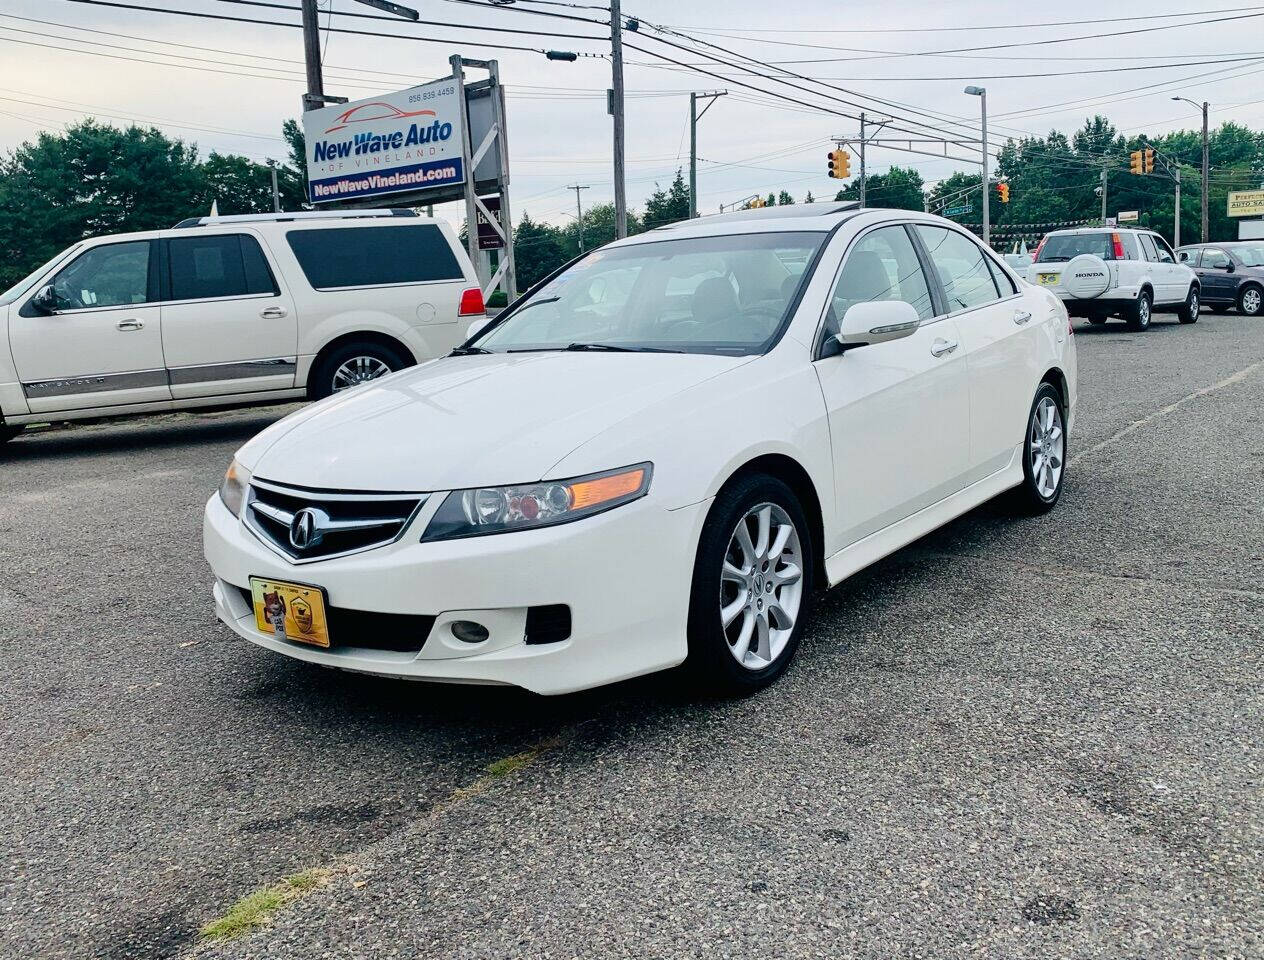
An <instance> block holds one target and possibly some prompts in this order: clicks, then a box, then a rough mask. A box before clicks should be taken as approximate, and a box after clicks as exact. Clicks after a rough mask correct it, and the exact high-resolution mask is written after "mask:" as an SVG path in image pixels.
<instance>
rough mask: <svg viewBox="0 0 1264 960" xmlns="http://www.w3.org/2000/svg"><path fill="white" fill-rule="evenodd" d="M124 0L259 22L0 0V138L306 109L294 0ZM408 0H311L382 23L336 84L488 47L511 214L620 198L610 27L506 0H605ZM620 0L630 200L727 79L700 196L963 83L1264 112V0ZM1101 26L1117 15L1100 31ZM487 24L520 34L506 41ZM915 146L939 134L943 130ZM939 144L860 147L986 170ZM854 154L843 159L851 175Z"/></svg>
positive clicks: (238, 148) (258, 118) (951, 92)
mask: <svg viewBox="0 0 1264 960" xmlns="http://www.w3.org/2000/svg"><path fill="white" fill-rule="evenodd" d="M119 2H120V3H124V4H132V5H139V6H149V7H166V8H169V9H180V10H189V11H204V12H214V13H217V14H222V15H225V16H230V17H240V18H244V19H246V20H250V21H255V22H248V23H234V22H224V21H216V20H199V19H193V18H186V17H181V16H173V15H168V14H162V13H158V12H148V11H133V10H123V9H117V8H114V7H108V6H100V5H91V4H86V3H77V2H72V0H0V152H5V151H8V150H11V149H12V148H14V147H16V146H17V145H19V144H20V143H22V142H23V141H25V140H29V139H31V138H32V137H34V136H35V135H36V134H37V133H38V131H40V130H53V131H58V130H60V129H61V128H62V127H63V126H64V125H65V124H67V123H73V122H75V121H78V120H81V119H83V118H84V117H87V116H95V117H97V118H98V119H99V120H102V121H108V122H113V123H116V124H125V123H127V122H129V121H135V122H138V123H143V124H144V125H147V126H157V127H159V128H161V129H163V130H164V131H165V132H166V133H168V134H169V135H171V136H176V137H180V138H182V139H185V140H188V141H192V142H196V143H197V144H198V145H199V148H200V150H201V152H202V153H203V154H207V153H209V152H211V151H212V150H215V151H219V152H222V153H239V154H243V155H245V156H248V157H252V158H254V159H258V160H263V159H266V158H268V157H278V158H280V157H283V156H284V155H285V146H284V144H283V142H282V141H281V140H280V126H281V123H282V121H283V120H285V119H286V118H289V117H295V116H297V115H298V114H299V112H300V100H299V98H300V96H301V94H302V92H303V90H304V87H305V83H304V80H303V72H302V71H303V65H302V41H301V34H300V31H298V30H296V29H292V28H284V27H276V26H269V25H264V24H261V23H259V22H257V21H260V20H274V21H284V22H292V23H293V22H297V19H298V16H297V14H296V13H293V12H290V11H288V10H283V9H271V8H269V7H268V6H267V4H264V5H263V6H260V5H258V4H249V3H243V2H241V0H119ZM272 2H274V3H276V4H279V5H281V6H283V7H286V8H288V7H297V2H298V0H272ZM409 2H410V3H411V5H412V6H414V7H416V8H417V9H419V10H420V11H421V16H422V18H423V19H425V20H430V21H436V22H441V23H443V24H445V26H438V25H435V24H434V23H432V24H425V25H413V24H408V23H405V22H404V21H394V20H388V21H364V20H354V19H352V18H350V17H347V16H345V15H344V14H348V13H352V12H360V13H374V12H375V11H373V10H371V9H369V8H367V7H364V6H362V5H361V4H358V3H356V2H354V0H320V5H321V8H322V10H324V11H327V12H329V11H331V13H332V20H331V19H330V16H329V15H328V13H327V14H326V15H323V16H322V25H326V24H329V23H332V25H333V26H334V27H340V26H341V27H349V28H353V29H368V30H377V31H381V32H383V33H389V34H391V36H389V37H363V36H354V35H349V34H345V33H337V32H332V33H325V34H323V36H322V40H323V42H324V45H325V52H324V63H325V73H326V80H325V88H326V92H327V93H331V94H340V95H345V96H349V97H350V98H351V99H353V100H354V99H358V98H362V97H368V96H372V95H375V94H381V93H385V92H389V91H391V90H397V89H402V88H405V87H408V86H411V85H413V84H414V83H421V82H426V81H428V80H432V79H436V78H438V77H441V76H444V75H447V74H448V73H449V72H450V70H449V66H448V57H449V56H451V55H452V54H453V53H461V54H463V55H465V56H467V57H474V58H481V59H489V58H493V57H494V58H496V59H497V60H499V63H500V73H501V79H502V82H503V83H504V84H505V86H506V89H507V93H508V114H509V143H510V167H511V171H512V187H511V200H512V203H513V208H514V213H515V218H518V217H520V216H521V215H522V213H523V212H524V211H526V212H528V213H529V214H530V215H531V216H532V218H534V219H543V220H547V221H549V222H552V223H556V224H563V223H565V222H567V220H568V218H573V217H574V210H575V192H574V191H572V190H568V189H567V186H568V185H572V184H581V185H586V186H588V188H589V189H587V190H585V191H583V202H584V204H585V206H589V205H591V204H594V203H601V202H606V201H609V200H611V199H612V198H613V185H612V168H611V160H610V156H611V150H610V142H611V120H610V117H609V116H607V114H606V96H605V90H606V88H607V87H608V86H609V85H610V76H611V64H610V61H609V59H608V55H609V51H610V43H609V36H608V28H606V30H607V33H606V36H605V38H604V39H603V38H602V37H601V34H602V31H603V28H602V27H601V26H599V25H595V24H587V23H582V22H575V21H573V20H569V19H563V18H559V17H545V16H539V15H533V14H528V13H524V12H520V11H526V10H534V11H545V12H552V13H557V14H564V15H566V16H573V17H582V18H590V19H599V18H601V16H602V15H603V8H607V7H608V4H607V3H605V2H603V0H570V2H562V0H551V2H541V0H517V2H515V3H512V5H509V6H491V5H489V4H487V3H486V2H484V0H409ZM624 4H625V5H624V15H625V16H626V17H637V18H639V19H640V20H641V26H640V29H639V31H638V32H637V33H626V34H625V38H626V41H627V42H628V43H629V44H633V45H635V46H638V47H642V48H644V51H651V52H642V51H639V50H634V49H628V50H627V51H626V54H625V56H626V59H627V66H626V68H625V84H626V87H627V91H628V95H627V161H628V173H627V189H628V200H629V204H630V205H631V206H632V207H633V208H634V209H639V208H640V207H642V206H643V204H644V201H645V197H646V196H647V195H648V194H649V193H650V192H651V191H652V190H653V189H654V188H655V185H656V184H661V185H663V186H666V185H667V184H668V183H670V181H671V179H672V178H673V176H674V175H675V171H676V169H677V168H678V167H684V168H685V171H686V176H687V173H688V159H689V140H688V115H689V97H688V93H689V91H690V90H695V91H711V90H727V91H728V93H727V95H726V96H723V97H720V98H718V99H717V100H716V101H715V103H714V105H713V106H712V107H711V109H710V110H709V111H708V112H707V114H706V116H705V117H703V119H702V120H701V122H700V123H699V125H698V155H699V158H700V159H699V164H698V187H699V208H700V210H701V211H702V212H703V213H709V212H715V211H717V210H718V209H719V206H720V205H721V204H725V203H728V204H731V203H734V202H735V201H739V200H741V199H742V198H744V197H747V196H750V195H752V194H757V193H758V194H767V193H768V192H770V191H780V190H782V189H786V190H788V191H790V193H791V194H792V195H793V196H794V197H795V199H796V200H799V201H801V200H802V199H803V197H804V195H805V194H806V193H808V192H809V191H811V192H812V193H813V194H814V195H815V196H816V197H817V198H818V199H821V198H828V197H832V196H833V193H834V192H835V191H836V190H837V189H838V187H839V186H840V183H839V182H838V181H836V180H831V179H830V178H829V177H828V176H827V175H826V170H827V164H826V154H827V152H828V150H829V149H830V148H831V147H830V138H831V137H836V136H842V137H855V136H856V134H857V132H858V122H857V120H856V119H855V118H856V117H857V116H858V115H859V113H860V111H861V109H865V112H866V114H867V115H868V116H870V117H884V118H892V122H891V126H892V127H903V128H904V130H903V132H900V131H896V130H888V131H886V132H884V133H883V134H881V135H880V136H884V137H892V138H893V137H897V136H901V135H902V136H904V137H905V138H906V139H907V138H913V139H922V140H926V139H931V138H951V139H962V140H969V139H971V138H974V139H977V137H978V126H977V124H978V117H979V100H978V98H977V97H971V96H967V95H965V94H964V93H963V92H962V91H963V88H964V87H965V86H966V85H968V84H975V85H979V86H985V87H986V88H987V91H988V110H989V126H990V130H989V140H990V142H991V144H992V147H993V153H995V150H996V149H997V148H998V147H999V146H1000V144H1001V143H1003V142H1004V138H1005V137H1007V136H1021V135H1023V134H1028V133H1030V134H1037V135H1044V134H1046V133H1047V132H1048V131H1049V130H1051V129H1059V130H1063V131H1065V132H1067V133H1070V132H1072V131H1073V130H1075V129H1076V128H1078V127H1079V126H1080V125H1081V124H1082V123H1083V122H1084V119H1085V118H1086V117H1088V116H1091V115H1092V114H1093V113H1095V112H1101V113H1103V114H1105V115H1107V116H1108V117H1109V118H1110V119H1111V120H1112V121H1113V122H1114V123H1115V124H1116V126H1117V127H1118V128H1119V129H1120V131H1121V132H1123V133H1125V134H1134V133H1141V132H1152V133H1155V134H1160V133H1163V132H1166V131H1170V130H1175V129H1194V128H1196V127H1197V126H1198V124H1199V123H1200V118H1199V116H1198V112H1197V111H1196V109H1195V108H1194V107H1193V106H1191V105H1189V104H1187V103H1183V102H1173V101H1172V99H1171V98H1172V96H1174V95H1178V94H1179V95H1180V96H1185V97H1189V98H1190V99H1192V100H1197V101H1202V100H1204V99H1205V100H1208V101H1210V102H1211V105H1212V113H1211V122H1212V125H1213V126H1215V125H1218V124H1219V123H1221V122H1224V121H1226V120H1233V121H1237V122H1240V123H1244V124H1248V125H1254V126H1256V127H1259V126H1264V94H1261V93H1260V88H1261V78H1262V77H1264V53H1261V52H1260V51H1261V50H1264V4H1254V5H1252V4H1249V3H1246V2H1244V0H1210V2H1207V0H1204V2H1203V3H1202V4H1201V6H1200V5H1198V4H1195V3H1193V2H1192V0H1154V2H1134V0H1127V2H1124V0H1112V2H1110V3H1109V4H1103V3H1101V2H1100V0H1098V2H1084V0H1068V2H1065V3H1061V4H1054V5H1041V4H1017V5H1016V4H1013V3H1012V2H995V0H972V2H971V3H969V4H964V3H960V2H958V3H944V2H942V0H935V2H928V0H904V2H902V3H900V4H892V3H888V2H882V0H856V2H850V3H848V4H847V5H846V11H845V12H844V11H843V9H842V8H843V5H842V4H840V3H838V2H837V0H794V2H793V3H790V2H784V0H783V2H782V3H780V4H769V3H767V2H763V0H761V2H754V0H723V2H720V0H693V2H683V0H675V2H667V0H624ZM331 8H332V10H331ZM1108 9H1109V11H1110V12H1109V13H1107V12H1105V11H1107V10H1108ZM1169 14H1171V15H1179V16H1167V15H1169ZM1108 17H1109V18H1110V19H1109V20H1106V19H1105V18H1108ZM1055 21H1056V24H1053V23H1051V22H1055ZM1046 24H1048V25H1046ZM474 26H482V27H498V28H502V29H505V30H510V31H542V32H547V33H554V34H569V35H570V36H538V35H530V34H524V33H519V32H499V33H498V32H492V31H487V30H477V29H474V28H473V27H474ZM1156 28H1161V29H1156ZM94 31H95V32H94ZM666 31H678V32H679V33H684V34H688V38H685V37H681V36H679V33H672V32H666ZM1122 31H1129V32H1127V33H1123V34H1122V35H1120V34H1121V32H1122ZM1099 34H1116V35H1115V36H1105V37H1097V38H1095V39H1093V38H1091V37H1092V35H1099ZM581 37H582V39H581ZM417 38H423V39H424V40H426V41H429V42H419V41H418V39H417ZM658 38H661V39H664V40H670V41H671V42H673V43H678V44H681V45H684V46H690V43H691V40H693V41H705V42H706V43H709V44H714V45H716V46H718V47H723V48H726V49H727V50H728V51H732V52H722V51H720V50H718V49H717V48H716V46H713V47H709V48H701V49H700V50H697V51H695V50H681V49H679V48H674V47H671V46H668V45H666V44H664V43H662V42H660V40H659V39H658ZM1079 38H1088V39H1079ZM479 40H483V41H484V42H495V43H502V44H507V45H516V46H524V47H529V48H532V49H531V50H528V51H518V50H497V49H494V48H491V47H487V46H481V45H480V44H479V43H478V42H477V41H479ZM53 48H59V49H53ZM541 49H560V50H572V51H576V52H580V53H588V54H592V55H593V56H589V57H581V59H579V60H577V61H576V62H573V63H567V62H555V61H550V60H547V59H546V58H545V57H544V55H543V54H542V53H540V52H536V51H538V50H541ZM138 51H142V52H138ZM704 51H705V52H704ZM655 54H657V55H659V56H655ZM706 54H714V55H715V56H717V57H721V58H723V59H726V60H729V61H733V60H735V59H737V58H739V57H748V58H754V59H757V60H760V61H764V62H765V63H770V64H775V66H774V67H761V68H757V69H758V70H759V71H760V72H762V73H763V74H765V75H779V76H781V77H782V78H783V79H785V80H787V81H788V82H789V83H792V84H795V85H797V86H798V87H800V88H804V87H806V88H807V90H809V91H813V92H807V91H805V90H803V89H794V88H793V87H790V86H787V85H783V84H781V83H778V82H776V81H773V80H769V79H761V78H757V77H753V76H751V75H750V74H749V73H745V72H742V71H738V70H735V69H733V68H732V67H730V66H727V65H724V64H717V63H716V62H715V61H714V60H712V59H708V56H707V55H706ZM106 55H108V56H106ZM661 57H670V58H672V59H674V60H678V61H681V62H683V63H686V64H696V65H697V66H698V67H700V68H701V69H702V70H707V71H710V72H711V73H713V74H720V75H721V76H718V77H717V76H708V75H706V74H703V73H698V72H694V71H691V70H689V69H688V68H682V67H678V66H676V65H673V64H670V63H667V62H665V61H664V60H663V59H661ZM138 61H157V63H154V62H149V63H146V62H138ZM787 61H790V62H787ZM748 62H749V61H748ZM776 70H781V71H784V72H783V73H780V74H775V71H776ZM790 74H799V75H801V77H810V78H813V79H815V80H820V81H823V82H824V83H825V84H828V85H829V86H822V85H820V84H817V83H813V82H811V81H810V80H807V79H801V78H796V77H793V76H791V75H790ZM1039 74H1058V75H1056V76H1038V75H1039ZM1014 75H1019V76H1014ZM743 84H746V85H748V86H743ZM751 86H753V87H758V88H762V90H763V91H768V92H757V91H753V90H751V89H749V87H751ZM784 98H789V99H784ZM874 98H878V99H880V100H881V101H885V104H884V103H879V102H877V100H875V99H874ZM927 125H929V126H931V127H934V128H935V129H933V130H928V129H926V126H927ZM906 145H907V144H906ZM911 146H912V147H913V148H914V149H924V150H929V151H931V152H938V153H940V154H942V153H943V152H944V147H943V146H942V145H934V144H925V143H923V144H918V143H914V144H912V145H911ZM950 151H951V152H952V153H954V155H955V156H956V157H957V158H959V159H949V158H944V157H943V156H925V155H921V154H914V153H908V152H901V151H897V150H895V149H892V148H891V147H890V146H872V147H871V148H870V151H869V155H868V160H869V170H870V172H871V173H878V172H882V171H883V170H885V169H887V168H888V167H890V166H891V165H893V164H898V165H901V166H912V167H915V168H916V169H918V170H919V171H920V172H921V174H922V176H923V177H924V178H925V179H926V180H927V181H928V182H933V181H935V180H938V179H941V178H944V177H947V176H948V175H950V174H951V173H953V172H954V171H956V170H977V169H978V166H977V148H976V149H974V150H972V149H971V147H970V146H969V145H968V144H964V145H960V146H956V147H952V148H950ZM972 157H973V158H974V159H975V165H973V166H972V165H971V163H972ZM856 169H857V163H856V160H855V159H854V158H853V161H852V170H853V173H855V171H856ZM436 212H437V213H438V214H440V215H443V216H446V217H448V218H449V219H452V220H454V221H457V220H460V219H462V218H463V215H464V210H463V207H462V206H461V205H459V204H449V205H445V206H443V207H440V208H439V209H437V211H436Z"/></svg>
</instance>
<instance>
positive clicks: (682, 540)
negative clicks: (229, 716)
mask: <svg viewBox="0 0 1264 960" xmlns="http://www.w3.org/2000/svg"><path fill="white" fill-rule="evenodd" d="M442 499H443V495H442V494H436V495H435V496H433V497H431V498H430V501H429V502H428V503H427V504H426V506H425V507H423V509H422V511H421V513H420V514H419V515H418V516H417V517H416V518H415V520H414V521H413V523H412V525H411V527H410V528H409V529H408V531H407V532H406V533H405V535H404V537H403V538H402V539H401V540H400V541H398V542H396V543H394V544H389V545H387V546H383V547H378V548H376V549H372V550H368V551H365V552H363V553H359V554H355V555H352V556H346V557H339V558H336V559H330V560H324V561H316V562H313V563H306V564H302V565H295V564H291V563H289V562H287V561H286V560H285V559H283V558H282V557H280V556H279V555H277V554H276V553H274V552H273V551H272V550H271V549H269V548H268V547H266V546H264V544H263V543H262V542H260V540H259V539H258V538H257V537H256V536H255V534H254V533H252V532H251V531H250V530H249V529H248V528H247V527H246V526H245V524H244V523H242V521H241V519H240V518H238V517H236V516H234V515H233V514H231V513H229V511H228V509H227V508H226V507H225V506H224V504H223V501H221V500H220V498H219V496H218V495H214V496H212V497H211V499H210V501H209V502H208V503H207V505H206V512H205V517H204V521H203V541H204V547H205V552H206V559H207V562H208V563H209V564H210V566H211V570H212V571H213V572H214V574H215V577H216V582H215V585H214V589H213V593H214V597H215V609H216V613H217V614H218V615H219V618H220V619H221V620H223V621H224V623H226V624H227V625H228V626H229V627H231V628H232V629H233V630H234V631H235V632H236V633H237V634H239V635H240V636H242V637H244V638H245V639H247V640H249V641H251V642H252V643H256V644H258V645H259V646H261V647H266V648H267V649H269V650H272V651H274V652H276V653H283V654H285V655H286V656H289V657H294V658H296V659H299V660H306V661H308V662H310V663H318V664H321V665H323V666H330V667H339V668H342V669H345V670H355V671H360V672H364V673H374V674H380V675H383V676H391V677H405V678H416V679H428V680H438V681H452V682H465V683H493V684H510V685H514V686H519V687H524V688H526V689H527V690H531V691H533V692H535V693H542V694H559V693H569V692H571V691H575V690H582V689H585V688H587V687H594V686H599V685H601V684H605V683H612V682H615V681H618V680H623V679H626V678H629V677H634V676H638V675H641V674H645V673H651V672H653V671H655V670H662V669H666V668H668V667H672V666H675V665H677V664H679V663H681V662H682V661H683V660H684V659H685V654H686V650H687V646H686V636H685V628H686V622H687V620H688V613H689V594H690V585H691V582H692V579H693V562H694V555H695V553H696V550H697V543H698V536H699V532H700V530H701V526H702V522H703V520H704V519H705V517H706V512H707V509H708V507H709V506H710V502H709V501H704V502H701V503H697V504H693V505H691V506H688V507H682V508H680V509H678V510H667V509H664V508H663V507H661V506H659V505H658V504H656V503H655V501H654V499H653V494H652V493H651V495H650V496H649V497H646V498H644V499H642V500H638V501H636V502H634V503H631V504H627V505H625V506H622V507H616V508H615V509H613V510H610V511H609V512H607V513H603V514H599V515H597V516H595V517H589V518H587V519H584V520H578V521H575V522H573V523H568V524H562V525H559V526H555V527H546V528H542V529H538V530H524V531H516V532H513V533H504V534H496V535H491V536H485V537H471V538H468V539H464V540H448V541H439V542H434V543H421V542H419V538H420V536H421V532H422V531H423V530H424V529H425V525H426V523H427V522H429V519H430V515H431V514H432V513H433V511H434V510H435V509H437V508H438V505H439V503H440V502H441V501H442ZM252 576H255V577H265V578H272V579H276V580H290V581H297V582H300V583H305V584H313V585H317V586H321V587H324V588H325V590H326V591H327V594H328V599H329V604H330V606H331V607H335V608H341V609H344V610H354V611H366V612H369V613H376V614H403V615H413V616H418V617H434V620H433V625H431V626H429V629H428V632H427V635H426V636H425V638H424V643H422V641H421V639H420V638H419V639H418V646H419V647H420V650H415V651H406V652H400V651H391V650H379V649H370V648H367V647H364V646H359V647H357V646H356V645H355V644H356V642H357V637H356V636H355V635H354V633H353V631H345V632H344V634H343V635H341V636H339V635H335V636H333V637H332V640H333V643H334V646H333V647H331V648H330V649H328V650H322V649H320V648H318V647H310V646H305V645H302V644H297V643H291V642H289V641H286V640H279V639H277V638H276V637H274V636H273V635H271V634H266V633H263V632H261V631H260V630H259V629H258V628H257V626H256V624H255V618H254V613H253V611H252V610H251V608H250V606H249V604H248V603H247V601H246V599H245V598H244V597H243V596H242V589H243V588H246V587H248V585H249V582H250V578H251V577H252ZM550 604H566V605H567V606H569V607H570V609H571V634H570V637H569V638H568V639H566V640H562V641H559V642H555V643H545V644H538V645H536V644H527V643H526V642H525V627H526V617H527V609H528V608H529V607H533V606H543V605H550ZM454 620H474V621H477V622H479V623H482V624H484V625H485V626H487V627H488V628H489V631H490V636H489V637H488V639H487V640H485V641H483V642H482V643H480V644H475V645H470V644H464V643H462V642H460V641H459V640H456V639H455V638H454V637H453V635H452V632H451V628H450V627H451V623H452V622H453V621H454ZM361 642H362V643H363V642H364V641H361Z"/></svg>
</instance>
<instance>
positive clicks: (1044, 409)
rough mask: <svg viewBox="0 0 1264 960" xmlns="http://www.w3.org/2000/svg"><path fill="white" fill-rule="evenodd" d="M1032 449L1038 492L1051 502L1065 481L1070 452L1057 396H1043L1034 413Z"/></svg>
mask: <svg viewBox="0 0 1264 960" xmlns="http://www.w3.org/2000/svg"><path fill="white" fill-rule="evenodd" d="M1028 447H1029V450H1030V453H1029V454H1028V456H1030V457H1031V476H1032V480H1033V482H1034V483H1035V485H1036V492H1037V493H1038V494H1040V496H1041V497H1042V498H1043V499H1045V500H1050V499H1052V498H1053V495H1054V494H1055V493H1057V491H1058V482H1059V481H1060V480H1061V479H1062V467H1063V463H1062V458H1063V454H1064V452H1065V450H1066V435H1065V434H1064V433H1063V430H1062V411H1061V410H1059V409H1058V404H1057V403H1056V402H1055V401H1054V399H1053V397H1041V398H1040V402H1039V403H1038V404H1036V409H1035V410H1033V411H1032V414H1031V427H1030V429H1029V431H1028Z"/></svg>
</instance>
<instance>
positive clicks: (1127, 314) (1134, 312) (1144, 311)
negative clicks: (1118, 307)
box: [1124, 290, 1154, 333]
mask: <svg viewBox="0 0 1264 960" xmlns="http://www.w3.org/2000/svg"><path fill="white" fill-rule="evenodd" d="M1153 307H1154V301H1153V300H1152V299H1151V297H1150V294H1149V293H1148V292H1147V291H1145V290H1142V291H1141V295H1140V296H1138V297H1137V299H1136V301H1135V302H1134V303H1131V304H1129V305H1128V306H1127V307H1126V308H1125V309H1124V319H1125V320H1126V321H1128V329H1129V330H1136V331H1137V332H1138V333H1140V332H1141V331H1143V330H1148V329H1150V317H1151V314H1152V312H1153Z"/></svg>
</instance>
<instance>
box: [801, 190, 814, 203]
mask: <svg viewBox="0 0 1264 960" xmlns="http://www.w3.org/2000/svg"><path fill="white" fill-rule="evenodd" d="M803 202H804V203H816V197H814V196H812V191H811V190H809V191H808V195H807V196H806V197H804V198H803Z"/></svg>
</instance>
